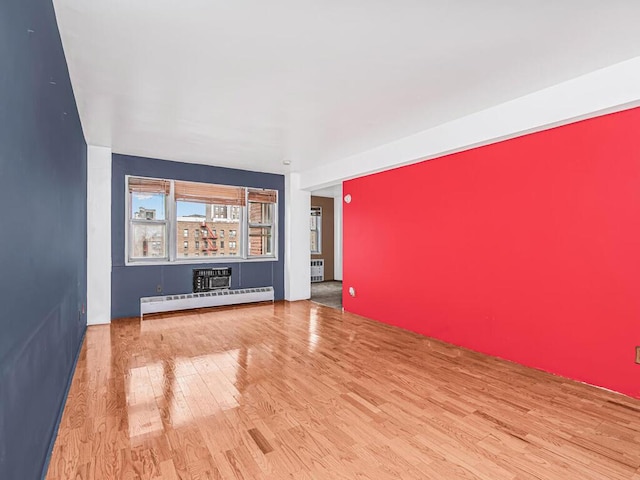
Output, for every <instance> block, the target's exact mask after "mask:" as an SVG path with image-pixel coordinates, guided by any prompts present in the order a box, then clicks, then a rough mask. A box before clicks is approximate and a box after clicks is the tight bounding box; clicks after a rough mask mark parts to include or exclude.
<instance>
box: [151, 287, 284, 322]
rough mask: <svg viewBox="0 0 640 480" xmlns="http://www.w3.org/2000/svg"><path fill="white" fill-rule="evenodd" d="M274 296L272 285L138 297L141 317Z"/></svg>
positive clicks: (268, 299)
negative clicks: (146, 314)
mask: <svg viewBox="0 0 640 480" xmlns="http://www.w3.org/2000/svg"><path fill="white" fill-rule="evenodd" d="M274 298H275V297H274V291H273V287H256V288H241V289H236V290H214V291H211V292H203V293H184V294H180V295H164V296H161V297H142V298H141V299H140V318H143V317H144V314H145V313H162V312H173V311H177V310H189V309H191V308H205V307H219V306H223V305H239V304H242V303H252V302H273V301H274Z"/></svg>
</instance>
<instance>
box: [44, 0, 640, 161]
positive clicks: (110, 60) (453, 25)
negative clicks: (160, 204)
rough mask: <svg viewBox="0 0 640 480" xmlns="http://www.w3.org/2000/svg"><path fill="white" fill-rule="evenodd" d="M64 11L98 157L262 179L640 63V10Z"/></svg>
mask: <svg viewBox="0 0 640 480" xmlns="http://www.w3.org/2000/svg"><path fill="white" fill-rule="evenodd" d="M54 5H55V8H56V13H57V16H58V23H59V27H60V31H61V36H62V40H63V45H64V48H65V53H66V56H67V62H68V64H69V71H70V75H71V81H72V84H73V88H74V92H75V95H76V99H77V103H78V108H79V111H80V117H81V120H82V125H83V128H84V132H85V136H86V140H87V143H88V144H91V145H102V146H108V147H111V148H112V149H113V151H114V152H116V153H125V154H132V155H141V156H148V157H155V158H162V159H170V160H178V161H185V162H194V163H203V164H210V165H220V166H230V167H236V168H242V169H248V170H259V171H265V172H278V173H283V172H286V171H300V172H302V171H308V170H309V169H312V168H314V167H315V168H317V167H318V165H322V164H327V163H329V162H335V161H337V160H340V159H342V158H345V157H347V156H350V155H354V154H356V153H358V152H361V151H364V150H368V149H371V148H373V147H376V146H379V145H382V144H385V143H388V142H390V141H393V140H396V139H398V138H402V137H405V136H407V135H410V134H413V133H416V132H419V131H422V130H425V129H428V128H432V127H434V126H436V125H440V124H442V123H444V122H448V121H451V120H454V119H456V118H460V117H463V116H465V115H468V114H470V113H473V112H477V111H480V110H484V109H486V108H489V107H491V106H494V105H496V104H500V103H502V102H505V101H508V100H511V99H514V98H518V97H521V96H523V95H526V94H528V93H531V92H535V91H538V90H540V89H543V88H546V87H548V86H551V85H555V84H557V83H560V82H563V81H565V80H568V79H571V78H575V77H578V76H580V75H583V74H586V73H589V72H592V71H594V70H597V69H600V68H603V67H606V66H608V65H612V64H615V63H618V62H621V61H623V60H627V59H630V58H633V57H636V56H638V55H640V28H638V25H639V23H640V22H639V21H640V1H637V0H607V1H606V2H603V1H601V0H563V1H558V0H536V1H523V0H483V1H478V0H459V1H457V2H452V1H450V0H399V1H396V2H390V1H381V0H341V1H337V0H325V1H313V2H312V1H305V0H273V1H270V2H265V1H260V0H234V1H229V0H227V1H225V2H223V1H220V0H153V1H152V0H100V1H86V0H54ZM285 159H286V160H290V161H291V165H290V166H285V165H284V164H283V160H285Z"/></svg>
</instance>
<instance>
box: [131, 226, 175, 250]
mask: <svg viewBox="0 0 640 480" xmlns="http://www.w3.org/2000/svg"><path fill="white" fill-rule="evenodd" d="M165 229H166V226H165V225H158V224H151V223H149V224H145V223H133V224H132V225H131V234H132V236H131V239H132V245H131V247H132V248H131V250H132V251H131V258H154V257H155V258H166V256H167V253H166V242H165V238H166V230H165Z"/></svg>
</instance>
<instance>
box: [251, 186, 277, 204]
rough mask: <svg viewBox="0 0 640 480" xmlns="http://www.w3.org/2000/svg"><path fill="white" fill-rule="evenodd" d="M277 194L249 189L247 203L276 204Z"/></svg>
mask: <svg viewBox="0 0 640 480" xmlns="http://www.w3.org/2000/svg"><path fill="white" fill-rule="evenodd" d="M277 194H278V192H276V191H275V190H262V189H261V190H257V189H249V194H248V197H249V201H250V202H260V203H276V199H277V198H278V197H277Z"/></svg>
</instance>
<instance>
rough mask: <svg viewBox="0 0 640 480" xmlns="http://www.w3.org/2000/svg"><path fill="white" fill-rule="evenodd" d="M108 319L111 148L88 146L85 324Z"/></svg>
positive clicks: (109, 312) (109, 304)
mask: <svg viewBox="0 0 640 480" xmlns="http://www.w3.org/2000/svg"><path fill="white" fill-rule="evenodd" d="M110 322H111V149H110V148H108V147H95V146H92V145H89V146H88V147H87V324H88V325H96V324H100V323H110Z"/></svg>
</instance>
